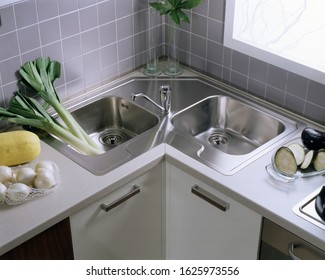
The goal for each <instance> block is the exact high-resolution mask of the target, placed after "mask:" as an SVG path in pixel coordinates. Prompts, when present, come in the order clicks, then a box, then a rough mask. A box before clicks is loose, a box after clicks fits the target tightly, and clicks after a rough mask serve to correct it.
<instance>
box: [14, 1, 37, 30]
mask: <svg viewBox="0 0 325 280" xmlns="http://www.w3.org/2000/svg"><path fill="white" fill-rule="evenodd" d="M14 9H15V16H16V23H17V28H23V27H26V26H29V25H32V24H35V23H37V13H36V3H35V1H24V2H22V3H18V4H16V5H14Z"/></svg>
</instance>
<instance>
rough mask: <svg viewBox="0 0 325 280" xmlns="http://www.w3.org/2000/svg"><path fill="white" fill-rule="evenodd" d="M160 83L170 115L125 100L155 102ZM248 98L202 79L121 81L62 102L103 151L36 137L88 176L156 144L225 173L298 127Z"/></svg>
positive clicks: (143, 103)
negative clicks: (168, 95) (141, 96)
mask: <svg viewBox="0 0 325 280" xmlns="http://www.w3.org/2000/svg"><path fill="white" fill-rule="evenodd" d="M166 84H168V85H170V87H171V112H170V113H169V114H161V112H160V110H159V109H158V108H157V107H156V106H154V105H152V104H151V102H148V101H147V100H145V99H137V100H135V101H132V98H131V96H132V94H133V93H137V92H142V93H144V94H146V95H148V96H150V98H151V99H153V100H154V101H155V102H158V103H159V102H160V101H159V100H160V96H159V89H160V88H161V86H162V85H166ZM253 99H254V98H250V97H249V95H247V94H245V93H243V92H242V91H240V90H237V89H234V88H233V87H230V86H228V85H225V84H223V83H221V82H218V81H213V82H212V81H211V80H208V79H205V78H202V77H195V78H182V77H180V78H166V77H163V78H129V79H128V78H126V79H121V80H120V81H117V82H114V83H111V84H108V85H105V86H103V87H99V88H97V89H94V91H91V92H88V93H87V94H86V95H84V96H82V95H81V96H78V97H76V99H71V100H69V101H68V102H67V103H66V104H65V105H66V107H67V108H68V109H69V110H70V111H71V112H72V114H73V116H74V117H75V118H76V119H77V121H78V122H79V124H80V125H81V126H82V127H83V128H84V129H85V130H86V131H87V133H88V134H89V135H90V136H91V137H93V139H94V140H95V141H96V142H97V143H98V144H99V145H101V146H102V148H103V150H105V151H106V152H105V153H103V154H101V155H97V156H86V155H82V154H80V153H78V152H77V151H75V150H74V149H72V148H71V147H69V146H68V145H66V144H65V143H63V142H61V141H59V140H58V139H55V138H54V137H51V136H48V135H47V136H45V137H44V138H43V139H44V140H45V142H47V143H48V144H49V145H51V146H52V147H53V148H54V149H56V150H58V151H59V152H61V153H62V154H64V155H66V156H67V157H69V158H70V159H71V160H74V161H75V162H76V163H78V164H79V165H81V166H83V167H84V168H85V169H87V170H89V171H90V172H92V173H93V174H95V175H103V174H106V173H107V172H109V171H111V170H113V169H114V168H116V167H117V166H120V165H122V164H124V163H125V162H127V161H130V160H132V159H134V158H135V157H137V156H139V155H141V154H143V153H144V152H146V151H148V150H150V149H152V148H153V147H155V146H157V145H159V144H162V143H165V144H168V145H170V146H172V147H174V148H176V149H178V150H179V151H181V152H183V153H185V154H187V155H188V156H190V157H192V158H194V159H195V160H197V161H199V162H202V163H204V164H205V165H208V166H210V167H211V168H212V169H214V170H216V171H218V172H220V173H222V174H225V175H232V174H234V173H236V172H238V171H239V170H240V169H242V168H244V167H245V166H247V165H248V164H250V163H251V162H253V161H254V160H256V159H257V158H259V157H260V156H262V155H263V154H265V153H267V152H268V151H271V150H272V149H274V148H275V147H276V146H278V145H280V144H281V143H284V142H285V141H287V140H288V139H290V137H292V134H293V133H299V130H300V131H301V130H302V129H303V128H304V127H305V125H304V124H303V123H302V122H300V121H299V120H298V119H297V118H291V115H290V114H287V113H286V111H281V110H279V109H278V108H277V107H275V106H274V108H272V110H271V109H268V108H267V107H266V106H264V103H265V102H264V101H260V100H255V99H254V100H253ZM252 100H253V101H252ZM267 106H270V104H267ZM270 107H272V106H270ZM277 112H280V113H277ZM287 116H288V117H287Z"/></svg>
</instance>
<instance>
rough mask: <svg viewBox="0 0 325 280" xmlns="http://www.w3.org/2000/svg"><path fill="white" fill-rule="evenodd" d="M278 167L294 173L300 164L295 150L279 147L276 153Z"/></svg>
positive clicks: (282, 170)
mask: <svg viewBox="0 0 325 280" xmlns="http://www.w3.org/2000/svg"><path fill="white" fill-rule="evenodd" d="M274 163H275V166H276V168H277V169H278V170H279V171H280V172H282V173H285V174H289V175H294V174H295V173H296V172H297V169H298V165H297V162H296V159H295V156H294V154H293V152H292V151H291V150H290V149H289V148H288V147H281V148H279V149H278V150H277V151H276V153H275V155H274Z"/></svg>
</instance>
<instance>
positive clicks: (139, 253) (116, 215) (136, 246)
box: [70, 164, 162, 260]
mask: <svg viewBox="0 0 325 280" xmlns="http://www.w3.org/2000/svg"><path fill="white" fill-rule="evenodd" d="M161 184H162V166H161V164H159V165H158V166H156V167H154V168H153V169H152V170H150V171H149V172H148V173H145V174H143V175H142V176H140V177H139V178H137V179H136V180H134V181H132V182H130V183H128V184H126V185H125V186H123V187H121V188H119V189H117V190H116V191H114V192H112V193H110V194H108V195H107V196H105V197H104V198H102V199H100V200H99V201H97V202H95V203H92V204H91V205H89V206H87V207H85V208H84V209H82V210H81V211H79V212H78V213H76V214H74V215H73V216H71V217H70V220H71V231H72V241H73V250H74V256H75V259H116V260H118V259H161V258H162V226H161V220H162V218H161V209H162V202H161V198H162V195H161ZM134 185H137V186H139V187H140V192H139V193H137V194H135V195H134V196H132V197H130V198H129V199H127V200H126V201H124V202H123V203H121V204H119V205H118V206H116V207H115V208H113V209H111V210H109V211H108V212H105V211H104V210H102V209H101V204H103V203H104V204H110V203H112V202H114V201H116V200H118V199H120V198H121V197H123V196H124V195H126V194H128V193H129V192H130V191H131V190H132V189H133V188H134Z"/></svg>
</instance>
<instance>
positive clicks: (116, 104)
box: [42, 95, 159, 175]
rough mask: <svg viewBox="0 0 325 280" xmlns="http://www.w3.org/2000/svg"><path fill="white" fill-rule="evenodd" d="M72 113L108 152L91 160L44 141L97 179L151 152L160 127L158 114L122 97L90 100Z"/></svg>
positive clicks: (56, 142) (48, 138) (51, 139)
mask: <svg viewBox="0 0 325 280" xmlns="http://www.w3.org/2000/svg"><path fill="white" fill-rule="evenodd" d="M76 108H77V109H76ZM70 110H71V111H72V112H71V114H72V115H73V117H74V118H75V119H76V121H77V122H78V123H79V124H80V126H81V127H82V128H83V129H84V130H85V131H86V133H87V134H88V135H89V136H90V137H91V138H92V139H93V140H94V141H95V142H96V143H97V144H98V145H99V146H100V147H101V148H102V149H103V150H104V151H105V152H104V153H103V154H100V155H95V156H88V155H84V154H81V153H79V152H78V151H77V150H75V149H74V148H72V147H71V146H69V145H67V144H66V143H64V142H62V141H60V140H59V139H57V138H55V137H53V136H51V135H45V136H43V137H42V139H43V140H44V141H45V142H46V143H48V144H49V145H50V146H52V147H53V148H55V149H56V150H58V151H59V152H61V153H62V154H64V155H65V156H67V157H68V158H70V159H71V160H73V161H75V162H76V163H78V164H79V165H80V166H82V167H84V168H85V169H87V170H88V171H90V172H92V173H93V174H95V175H104V174H106V173H107V172H108V171H110V170H112V169H113V168H115V167H117V166H119V165H121V164H123V163H125V162H126V161H128V160H130V159H132V158H134V157H136V156H138V155H140V154H142V153H143V152H144V151H146V150H147V149H148V148H150V143H151V142H150V141H152V139H153V137H152V134H153V135H155V134H156V133H157V132H156V130H157V129H158V128H157V127H159V126H158V125H157V124H158V123H159V118H158V117H157V116H156V115H155V114H153V113H151V112H150V111H148V110H146V109H143V108H142V107H140V106H138V105H136V104H135V103H133V102H132V101H129V100H127V99H126V98H123V97H117V96H112V95H109V96H104V97H101V98H99V99H96V100H95V101H94V100H92V101H89V100H88V101H87V104H84V102H80V103H78V104H75V105H74V107H73V108H70ZM58 121H60V119H58ZM154 128H156V129H154Z"/></svg>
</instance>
